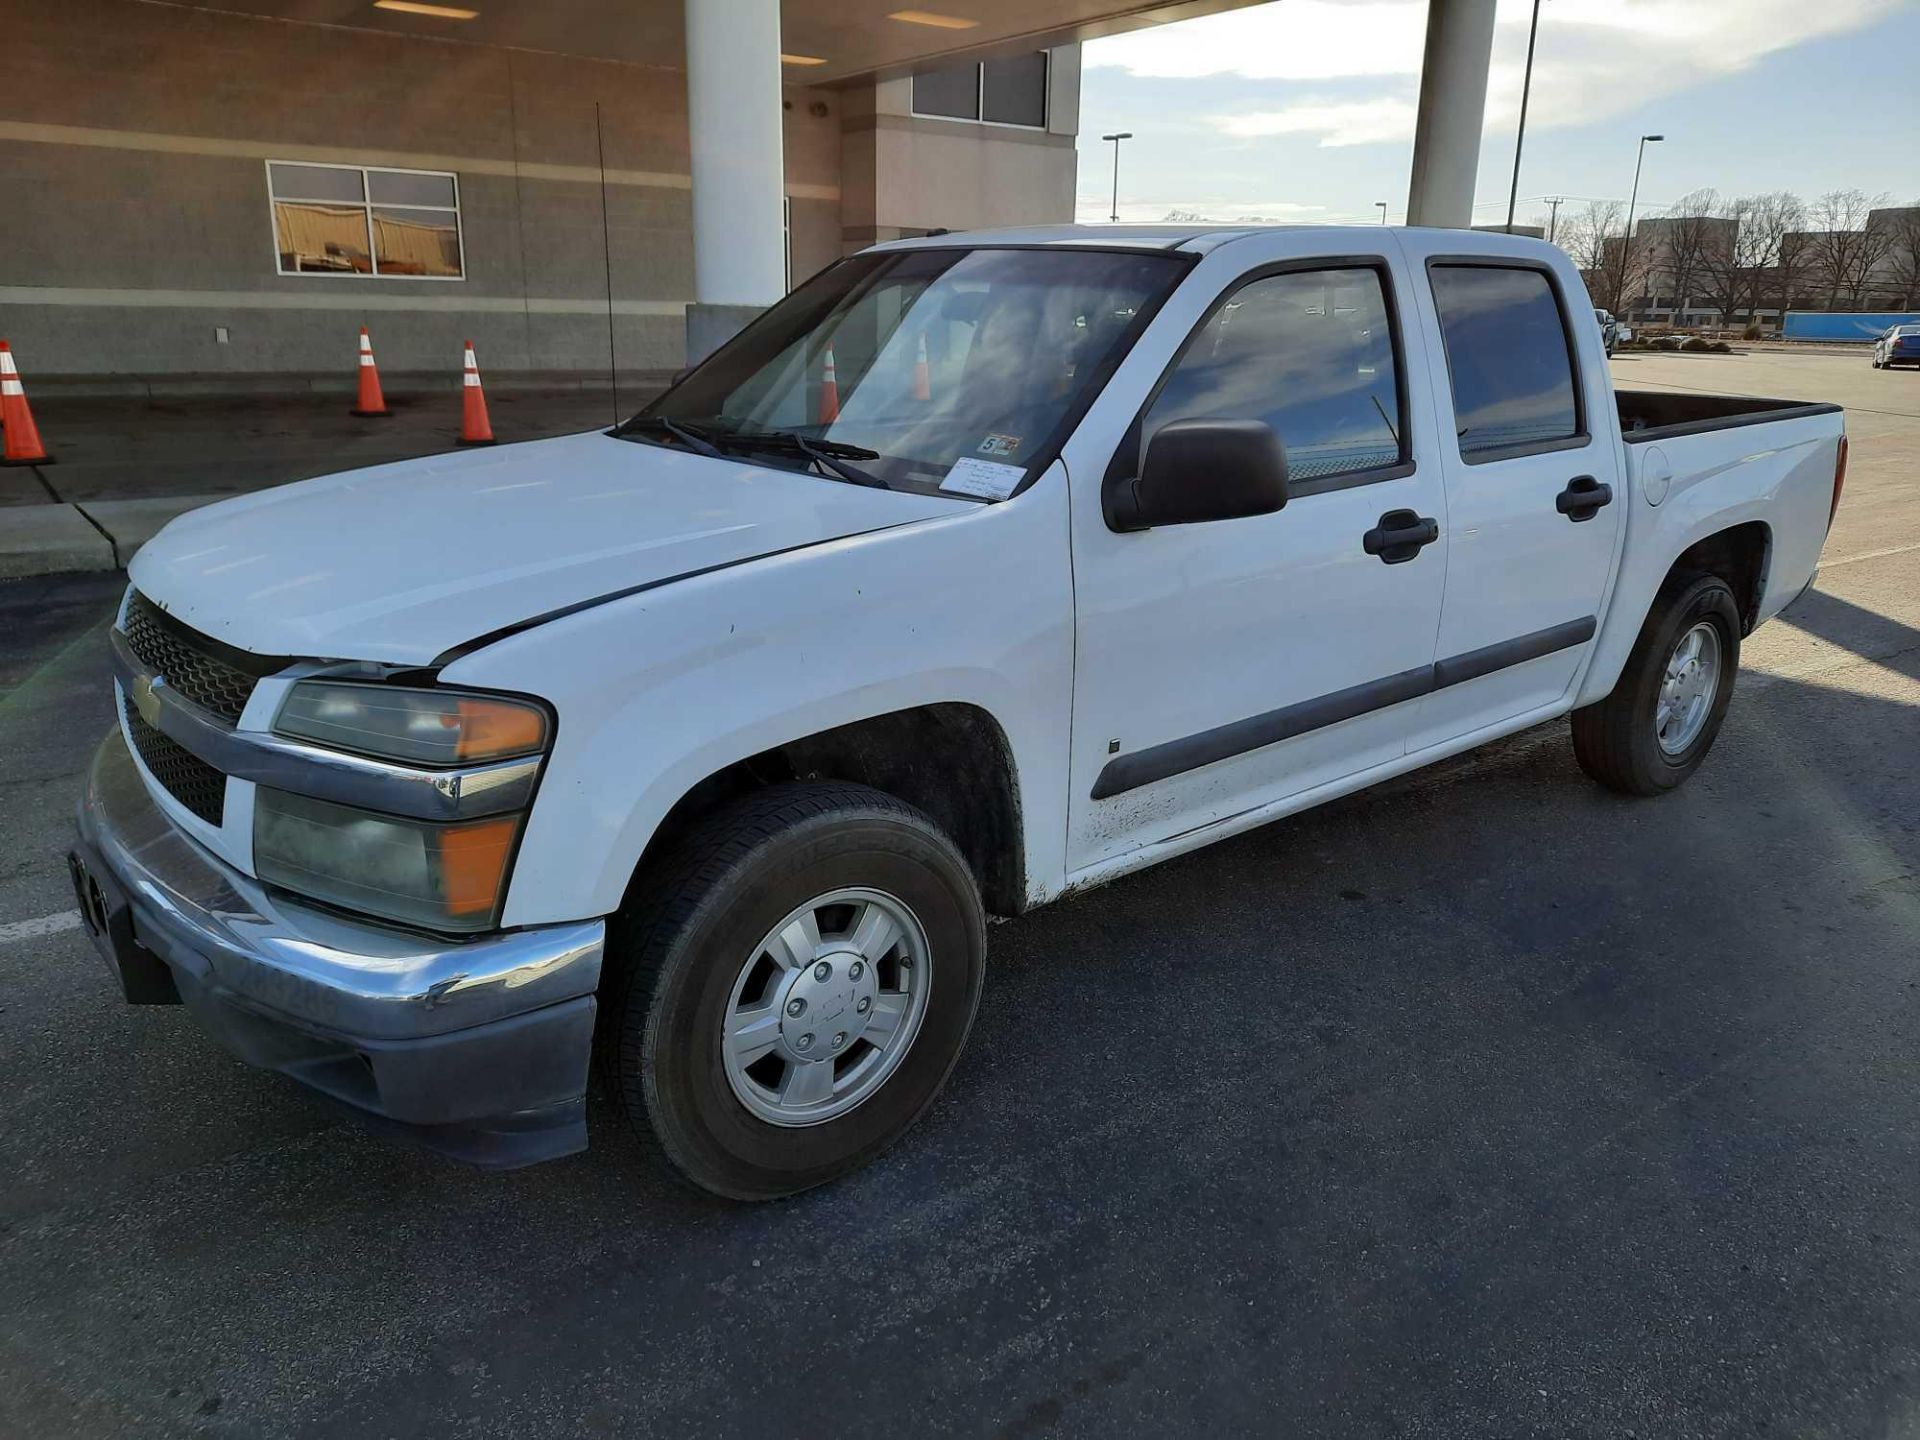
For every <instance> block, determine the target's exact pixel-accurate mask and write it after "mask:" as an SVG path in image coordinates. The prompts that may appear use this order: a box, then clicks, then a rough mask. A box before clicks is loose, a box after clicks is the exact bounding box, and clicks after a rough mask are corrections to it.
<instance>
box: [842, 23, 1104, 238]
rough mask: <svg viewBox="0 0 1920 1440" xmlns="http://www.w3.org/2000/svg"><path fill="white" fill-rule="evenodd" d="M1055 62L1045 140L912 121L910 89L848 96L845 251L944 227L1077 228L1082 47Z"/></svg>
mask: <svg viewBox="0 0 1920 1440" xmlns="http://www.w3.org/2000/svg"><path fill="white" fill-rule="evenodd" d="M1051 53H1052V57H1053V59H1052V63H1051V65H1050V67H1049V94H1048V106H1047V111H1048V123H1047V128H1046V129H1045V130H1028V129H1022V128H1018V127H1015V126H1006V125H983V124H977V123H975V122H973V121H967V120H943V119H933V118H926V117H921V116H916V115H914V114H913V113H912V109H913V104H912V95H913V92H912V82H911V81H910V80H908V79H904V78H903V79H898V80H887V81H882V82H881V83H879V84H877V85H873V86H870V87H864V88H863V89H862V90H860V91H857V92H852V93H849V95H848V96H847V99H846V103H845V107H844V111H843V116H842V121H841V131H842V144H841V151H840V185H841V215H842V219H843V223H844V227H845V229H844V235H843V238H844V240H845V242H846V245H847V248H848V249H858V248H859V247H860V246H862V245H866V244H870V243H872V242H873V241H874V240H890V239H897V238H898V237H900V236H901V235H912V234H919V233H921V232H923V231H926V230H932V229H938V228H941V227H945V228H947V229H951V230H964V229H971V228H977V227H983V226H993V225H1045V224H1064V223H1067V222H1069V221H1071V220H1072V219H1073V199H1074V174H1075V163H1076V157H1075V151H1074V137H1075V134H1076V132H1077V131H1078V128H1079V110H1080V47H1079V46H1077V45H1065V46H1061V47H1059V48H1058V49H1055V50H1054V51H1052V52H1051Z"/></svg>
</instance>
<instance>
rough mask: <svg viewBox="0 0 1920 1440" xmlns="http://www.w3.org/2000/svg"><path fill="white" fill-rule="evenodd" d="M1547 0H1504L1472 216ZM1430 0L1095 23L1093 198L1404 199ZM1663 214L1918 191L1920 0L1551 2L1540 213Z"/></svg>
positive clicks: (1299, 216)
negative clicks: (1138, 24) (1117, 138)
mask: <svg viewBox="0 0 1920 1440" xmlns="http://www.w3.org/2000/svg"><path fill="white" fill-rule="evenodd" d="M1531 9H1532V0H1500V3H1499V11H1498V16H1499V18H1498V22H1497V24H1496V27H1495V31H1494V40H1493V70H1492V77H1491V79H1490V81H1489V84H1488V90H1487V116H1486V128H1485V134H1484V139H1483V144H1482V147H1481V154H1480V173H1479V180H1478V185H1477V188H1476V191H1475V209H1474V220H1475V222H1476V223H1480V224H1498V223H1500V222H1502V221H1504V220H1505V219H1506V210H1507V191H1508V185H1509V182H1510V179H1511V177H1512V169H1513V146H1514V136H1515V129H1516V124H1517V121H1518V118H1519V109H1520V87H1521V76H1522V73H1523V71H1524V68H1525V62H1526V53H1527V22H1528V18H1529V15H1530V13H1531ZM1426 12H1427V6H1426V0H1273V3H1270V4H1264V5H1258V6H1253V7H1250V8H1247V9H1243V10H1237V11H1230V12H1228V13H1226V14H1223V15H1215V16H1210V17H1208V18H1205V19H1201V20H1189V21H1184V22H1182V23H1180V24H1176V25H1163V26H1158V27H1154V28H1152V29H1147V30H1139V31H1135V32H1133V33H1131V34H1128V35H1118V36H1113V37H1111V38H1108V39H1105V40H1093V41H1089V42H1088V43H1087V44H1086V46H1085V48H1084V50H1083V52H1082V59H1083V64H1084V67H1085V68H1084V71H1083V76H1082V90H1081V99H1080V140H1079V149H1080V156H1079V159H1080V170H1079V183H1078V187H1077V190H1078V205H1077V208H1078V212H1079V218H1080V219H1081V220H1083V221H1099V220H1105V219H1106V218H1107V215H1108V205H1109V198H1110V185H1111V181H1112V163H1113V161H1112V155H1113V147H1112V146H1111V145H1109V144H1104V143H1102V142H1101V140H1100V136H1101V135H1103V134H1107V133H1110V132H1112V131H1116V130H1131V131H1132V132H1133V133H1134V138H1133V139H1131V140H1128V141H1125V142H1124V143H1123V147H1122V153H1121V158H1120V205H1119V211H1120V218H1121V219H1122V220H1135V221H1145V220H1161V219H1164V218H1166V216H1167V214H1168V212H1169V211H1180V212H1183V213H1184V214H1186V215H1193V214H1197V215H1200V216H1204V217H1205V218H1207V219H1210V220H1224V221H1235V220H1252V219H1260V220H1267V221H1293V222H1306V223H1341V222H1351V221H1361V222H1373V221H1377V220H1378V218H1379V214H1380V212H1379V210H1378V209H1376V208H1375V204H1374V202H1375V201H1379V200H1385V201H1387V202H1388V206H1389V214H1390V216H1391V219H1392V221H1393V222H1394V223H1396V224H1398V223H1400V222H1401V221H1403V220H1404V219H1405V218H1406V203H1407V179H1408V174H1409V169H1410V165H1411V161H1412V142H1413V123H1414V111H1415V105H1416V103H1417V100H1418V96H1419V78H1420V60H1421V50H1422V47H1423V45H1424V43H1425V38H1426ZM1651 133H1657V134H1664V135H1665V136H1666V140H1665V141H1664V142H1662V143H1660V144H1657V145H1649V146H1647V160H1646V169H1645V173H1644V175H1643V176H1642V178H1641V182H1640V208H1641V213H1643V214H1644V213H1647V212H1648V211H1650V210H1651V211H1652V212H1655V213H1657V212H1658V211H1660V210H1661V209H1664V208H1665V207H1666V206H1668V205H1670V204H1671V203H1672V202H1674V201H1675V200H1678V199H1679V198H1680V197H1681V196H1683V195H1686V194H1688V193H1690V192H1692V191H1695V190H1698V189H1701V188H1703V187H1713V188H1714V189H1716V190H1718V191H1719V192H1720V193H1721V194H1722V195H1726V196H1733V195H1741V194H1752V193H1755V192H1760V191H1767V190H1793V191H1797V192H1798V193H1799V194H1801V195H1802V196H1803V197H1804V198H1807V199H1812V198H1813V197H1814V196H1816V195H1819V194H1821V193H1823V192H1825V191H1829V190H1835V189H1851V188H1858V189H1861V190H1864V191H1866V192H1867V193H1869V194H1875V195H1877V194H1879V193H1880V192H1882V191H1884V192H1886V193H1887V194H1889V195H1890V196H1891V197H1892V199H1893V200H1894V201H1912V200H1915V199H1916V198H1920V0H1541V6H1540V34H1539V42H1538V46H1537V48H1536V51H1535V56H1534V69H1533V91H1532V96H1531V99H1530V102H1529V105H1528V111H1527V142H1526V153H1525V155H1524V157H1523V160H1522V164H1521V170H1520V202H1519V205H1518V207H1517V211H1516V214H1515V220H1516V221H1517V222H1518V223H1521V224H1526V223H1529V222H1530V221H1536V220H1540V219H1544V217H1545V215H1546V213H1547V206H1546V205H1545V204H1544V203H1543V200H1542V197H1545V196H1549V195H1565V196H1569V197H1572V198H1570V200H1569V202H1568V205H1567V206H1563V207H1562V209H1561V216H1562V218H1565V216H1566V215H1567V214H1568V211H1569V209H1570V208H1571V209H1578V208H1579V207H1580V206H1581V205H1583V204H1584V203H1585V202H1586V201H1587V200H1590V199H1603V200H1604V199H1618V200H1621V201H1623V202H1624V201H1625V200H1626V198H1627V194H1628V191H1629V189H1630V187H1631V186H1632V183H1633V167H1634V154H1635V150H1636V148H1637V142H1638V138H1639V136H1641V135H1642V134H1651Z"/></svg>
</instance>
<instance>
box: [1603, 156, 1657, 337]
mask: <svg viewBox="0 0 1920 1440" xmlns="http://www.w3.org/2000/svg"><path fill="white" fill-rule="evenodd" d="M1666 138H1667V137H1666V136H1664V135H1642V136H1641V137H1640V149H1639V152H1638V153H1637V154H1636V155H1635V156H1634V160H1633V190H1632V192H1631V193H1630V194H1629V195H1628V197H1627V234H1626V238H1625V239H1623V240H1622V241H1621V242H1620V277H1619V279H1618V280H1616V281H1615V282H1614V286H1613V306H1612V309H1613V312H1614V314H1616V315H1617V314H1619V313H1620V295H1621V292H1622V291H1624V290H1625V289H1626V288H1627V267H1628V266H1629V265H1631V264H1632V263H1633V208H1634V206H1635V205H1637V204H1639V203H1640V167H1641V166H1642V165H1644V164H1645V163H1646V159H1647V145H1648V143H1649V142H1654V143H1658V142H1659V141H1661V140H1664V139H1666Z"/></svg>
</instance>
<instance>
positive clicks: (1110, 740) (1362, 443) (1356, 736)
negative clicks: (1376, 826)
mask: <svg viewBox="0 0 1920 1440" xmlns="http://www.w3.org/2000/svg"><path fill="white" fill-rule="evenodd" d="M1390 234H1391V232H1382V236H1383V237H1385V236H1388V235H1390ZM1369 239H1372V237H1369ZM1379 245H1380V248H1378V249H1371V250H1367V251H1364V252H1361V253H1356V254H1351V255H1345V256H1340V257H1326V256H1325V255H1324V253H1323V252H1324V250H1325V247H1326V240H1325V238H1324V235H1323V233H1322V232H1316V231H1311V230H1308V231H1298V232H1279V233H1275V234H1271V235H1264V236H1255V237H1248V238H1245V239H1242V240H1237V241H1233V242H1230V243H1228V244H1226V245H1223V246H1221V247H1220V248H1219V249H1217V250H1215V251H1214V252H1213V253H1212V254H1210V255H1209V256H1208V257H1207V258H1206V259H1205V260H1203V261H1202V262H1201V263H1200V264H1199V265H1198V266H1197V267H1196V269H1195V272H1194V274H1193V275H1192V276H1190V277H1189V278H1188V279H1187V281H1186V282H1185V283H1184V284H1182V286H1181V287H1180V289H1179V290H1178V291H1176V292H1175V294H1174V295H1173V297H1172V298H1170V299H1169V301H1168V302H1167V304H1166V306H1165V307H1164V308H1163V309H1162V311H1161V313H1160V314H1159V315H1158V316H1157V317H1156V318H1155V320H1154V323H1153V325H1152V326H1150V327H1149V329H1148V331H1147V332H1146V334H1145V335H1143V337H1142V338H1141V341H1140V343H1139V344H1138V345H1136V346H1135V348H1134V350H1133V352H1132V353H1131V354H1129V356H1128V357H1127V360H1126V361H1125V362H1124V363H1123V364H1122V366H1121V368H1120V369H1119V370H1118V371H1117V372H1116V373H1115V375H1114V378H1113V380H1112V381H1111V382H1110V383H1109V384H1108V386H1107V387H1106V389H1105V390H1104V391H1103V392H1102V394H1101V396H1100V398H1099V399H1098V400H1097V401H1096V402H1095V405H1094V407H1093V409H1092V410H1090V411H1089V412H1088V416H1087V418H1086V420H1085V421H1084V422H1083V423H1082V424H1081V425H1080V427H1079V428H1078V429H1077V430H1076V432H1075V435H1074V438H1073V440H1072V441H1070V442H1069V445H1068V448H1067V451H1066V455H1065V458H1066V461H1067V466H1068V470H1069V472H1070V474H1071V476H1072V485H1073V512H1072V524H1073V566H1074V590H1075V611H1076V616H1077V620H1076V624H1077V633H1078V643H1077V647H1076V661H1075V688H1074V711H1073V750H1072V759H1071V778H1072V797H1071V813H1070V817H1069V832H1068V868H1069V870H1073V871H1078V870H1085V869H1087V868H1089V867H1092V866H1097V865H1099V864H1101V863H1102V862H1104V861H1107V860H1111V859H1113V858H1114V857H1117V856H1120V855H1123V854H1125V853H1126V852H1129V851H1133V850H1138V849H1140V848H1142V847H1151V846H1155V845H1158V844H1162V843H1175V844H1190V843H1197V842H1195V841H1194V840H1193V838H1192V837H1195V836H1197V835H1198V834H1199V833H1200V832H1202V831H1204V830H1205V829H1206V828H1207V827H1208V826H1209V825H1212V824H1214V823H1216V822H1218V821H1221V820H1225V819H1230V818H1232V817H1235V816H1238V815H1242V814H1245V813H1247V812H1249V811H1252V810H1256V809H1259V808H1261V807H1262V806H1266V805H1269V804H1272V803H1274V802H1277V801H1282V800H1285V799H1287V798H1288V797H1290V796H1294V795H1298V794H1301V793H1303V792H1307V791H1310V790H1312V789H1314V788H1315V787H1317V786H1321V785H1326V784H1328V783H1330V782H1334V781H1337V780H1339V779H1340V778H1341V777H1343V776H1348V775H1352V774H1354V773H1355V772H1357V771H1361V770H1365V769H1368V768H1371V767H1373V766H1376V765H1380V764H1382V763H1386V762H1389V761H1394V760H1397V759H1399V757H1400V756H1401V755H1402V754H1404V752H1405V748H1406V732H1407V726H1408V724H1409V723H1410V719H1411V706H1410V705H1409V704H1408V703H1407V702H1408V701H1409V700H1410V699H1411V698H1413V697H1414V696H1417V695H1419V694H1421V693H1423V692H1424V689H1425V684H1426V681H1427V678H1428V675H1429V672H1430V670H1431V666H1432V661H1433V637H1434V629H1435V626H1436V625H1437V624H1438V622H1439V616H1440V596H1441V584H1442V581H1443V579H1444V576H1445V573H1446V545H1445V539H1444V529H1445V515H1444V511H1443V509H1442V508H1441V507H1442V497H1441V472H1440V467H1439V463H1438V454H1437V450H1436V443H1435V436H1434V433H1433V428H1432V425H1431V411H1430V409H1429V407H1428V402H1427V394H1428V391H1427V389H1426V386H1427V376H1426V369H1425V366H1426V357H1425V352H1424V349H1423V347H1421V346H1420V345H1419V344H1418V342H1417V339H1415V341H1414V343H1412V344H1409V343H1407V342H1408V338H1409V335H1410V333H1412V326H1411V324H1410V322H1409V321H1408V320H1407V318H1406V316H1405V314H1404V312H1403V310H1402V306H1403V304H1404V299H1403V297H1404V294H1405V290H1406V286H1407V283H1408V279H1409V277H1408V274H1407V272H1406V270H1405V268H1404V266H1403V263H1402V262H1401V260H1400V256H1399V254H1398V251H1397V248H1396V247H1394V246H1393V244H1392V241H1391V240H1390V239H1385V238H1383V239H1382V240H1381V241H1380V242H1379ZM1316 252H1320V253H1316ZM1201 416H1205V417H1222V418H1236V419H1258V420H1262V421H1265V422H1267V423H1268V424H1270V425H1272V426H1273V428H1274V429H1275V431H1276V432H1277V433H1278V434H1279V436H1280V438H1281V441H1282V443H1283V444H1284V445H1285V446H1286V452H1287V461H1288V469H1289V474H1290V477H1291V480H1290V493H1291V498H1290V499H1289V500H1288V502H1287V505H1286V507H1285V508H1284V509H1282V510H1280V511H1278V512H1276V513H1274V514H1270V515H1254V516H1246V517H1243V518H1239V519H1232V520H1219V521H1214V522H1211V523H1205V524H1192V525H1172V526H1164V527H1161V528H1157V529H1151V530H1144V531H1137V532H1129V533H1120V532H1117V531H1115V530H1113V529H1112V528H1110V527H1109V526H1108V524H1107V523H1106V519H1105V517H1104V514H1103V510H1102V504H1101V493H1102V488H1103V483H1105V482H1106V481H1108V480H1110V479H1111V478H1112V477H1114V476H1126V475H1134V474H1137V473H1138V470H1137V468H1136V467H1137V466H1138V464H1139V457H1140V455H1141V454H1142V453H1143V452H1144V447H1145V446H1146V445H1147V444H1148V443H1149V442H1150V441H1151V440H1152V437H1153V434H1154V432H1155V431H1156V430H1157V429H1158V428H1159V427H1160V426H1162V425H1164V424H1166V423H1168V422H1169V421H1172V420H1179V419H1187V418H1193V417H1201ZM1392 516H1401V517H1404V521H1405V524H1404V525H1401V524H1400V522H1399V521H1392V520H1389V521H1388V523H1387V524H1386V525H1385V526H1384V527H1383V518H1385V517H1392ZM1421 521H1432V522H1434V523H1433V524H1432V525H1431V526H1429V527H1428V533H1427V534H1426V535H1425V536H1424V539H1425V540H1426V541H1427V542H1428V543H1425V544H1424V545H1423V544H1419V543H1414V544H1403V545H1400V546H1397V547H1393V548H1391V549H1389V550H1388V551H1387V552H1386V553H1377V552H1376V551H1372V550H1370V549H1369V545H1368V536H1369V534H1370V533H1372V532H1375V531H1381V530H1383V528H1385V529H1395V528H1396V527H1397V528H1400V529H1404V528H1406V527H1408V526H1414V527H1417V526H1418V524H1419V523H1420V522H1421Z"/></svg>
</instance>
